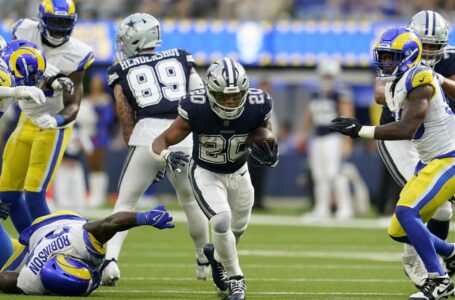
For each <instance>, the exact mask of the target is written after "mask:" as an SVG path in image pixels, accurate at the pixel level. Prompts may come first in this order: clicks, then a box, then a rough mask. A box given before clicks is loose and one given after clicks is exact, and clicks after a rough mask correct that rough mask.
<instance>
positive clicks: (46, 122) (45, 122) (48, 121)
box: [32, 114, 57, 129]
mask: <svg viewBox="0 0 455 300" xmlns="http://www.w3.org/2000/svg"><path fill="white" fill-rule="evenodd" d="M32 122H33V123H34V124H35V125H36V126H38V127H39V128H41V129H54V128H56V127H57V120H56V119H55V118H54V117H53V116H51V115H49V114H45V115H41V116H39V117H36V118H33V119H32Z"/></svg>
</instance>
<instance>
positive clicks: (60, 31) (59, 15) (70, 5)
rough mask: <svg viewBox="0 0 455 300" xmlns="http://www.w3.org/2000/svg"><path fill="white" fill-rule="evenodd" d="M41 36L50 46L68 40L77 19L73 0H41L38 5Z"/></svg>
mask: <svg viewBox="0 0 455 300" xmlns="http://www.w3.org/2000/svg"><path fill="white" fill-rule="evenodd" d="M38 17H39V26H40V30H41V36H42V37H43V38H44V39H45V40H46V41H47V42H49V44H51V45H52V46H55V47H57V46H60V45H62V44H64V43H65V42H66V41H68V40H69V38H70V35H71V32H72V31H73V29H74V25H75V24H76V21H77V13H76V5H75V4H74V2H73V0H43V1H42V2H41V4H40V6H39V16H38Z"/></svg>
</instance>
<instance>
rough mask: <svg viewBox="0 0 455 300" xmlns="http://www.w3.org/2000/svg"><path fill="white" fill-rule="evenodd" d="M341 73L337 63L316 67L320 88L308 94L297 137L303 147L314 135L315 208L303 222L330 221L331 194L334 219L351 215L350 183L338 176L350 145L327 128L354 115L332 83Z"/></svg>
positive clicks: (344, 93)
mask: <svg viewBox="0 0 455 300" xmlns="http://www.w3.org/2000/svg"><path fill="white" fill-rule="evenodd" d="M340 69H341V67H340V64H339V63H338V61H336V60H322V61H321V62H320V63H319V65H318V67H317V72H318V75H319V78H320V86H319V88H318V89H317V90H315V91H314V92H313V93H312V94H311V99H310V102H309V104H308V108H307V109H306V110H305V116H304V118H303V122H302V126H301V132H300V134H299V136H300V138H299V143H301V144H304V143H308V141H307V140H308V138H309V136H310V133H311V131H313V136H312V137H311V142H310V143H309V144H310V147H309V153H308V159H309V164H310V170H311V174H312V178H313V181H314V202H315V207H314V210H313V211H312V212H310V213H309V214H305V215H304V216H303V219H304V220H310V221H314V220H324V219H328V218H330V217H331V208H330V207H331V198H332V197H331V196H332V191H333V195H334V198H335V199H336V203H337V211H336V214H335V216H336V218H337V219H348V218H351V217H353V215H354V209H353V207H352V200H351V193H350V190H349V183H348V181H347V178H346V176H344V175H343V174H342V172H341V170H342V164H343V160H345V159H347V158H348V157H349V156H350V154H351V153H350V152H351V143H352V141H351V140H350V139H349V138H348V137H342V136H340V135H338V134H336V133H333V132H330V131H329V128H328V126H329V125H330V121H331V120H332V119H334V118H335V117H336V116H338V115H342V116H346V117H352V116H353V115H354V107H353V104H352V94H351V92H350V91H349V89H347V88H346V87H343V86H342V85H340V84H339V83H338V84H337V82H336V81H335V80H336V79H337V76H338V75H339V73H340Z"/></svg>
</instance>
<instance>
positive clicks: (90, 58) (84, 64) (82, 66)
mask: <svg viewBox="0 0 455 300" xmlns="http://www.w3.org/2000/svg"><path fill="white" fill-rule="evenodd" d="M94 62H95V56H94V55H93V52H92V51H90V52H89V53H88V54H87V55H86V56H85V57H84V58H83V59H82V60H81V62H80V63H79V66H78V67H77V70H76V72H79V71H82V70H87V69H88V68H89V67H90V66H91V65H92V64H93V63H94Z"/></svg>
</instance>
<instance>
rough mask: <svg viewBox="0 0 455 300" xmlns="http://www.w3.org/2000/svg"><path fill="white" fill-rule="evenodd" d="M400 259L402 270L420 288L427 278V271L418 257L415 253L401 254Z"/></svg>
mask: <svg viewBox="0 0 455 300" xmlns="http://www.w3.org/2000/svg"><path fill="white" fill-rule="evenodd" d="M401 260H402V261H403V270H404V273H405V274H406V276H408V277H409V279H410V280H411V282H412V283H413V284H414V285H415V286H416V287H417V288H421V287H422V286H423V285H424V284H425V281H426V280H427V278H428V273H427V270H426V269H425V266H424V265H423V262H422V260H421V259H420V257H419V256H418V255H417V254H415V255H406V254H403V256H402V258H401Z"/></svg>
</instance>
